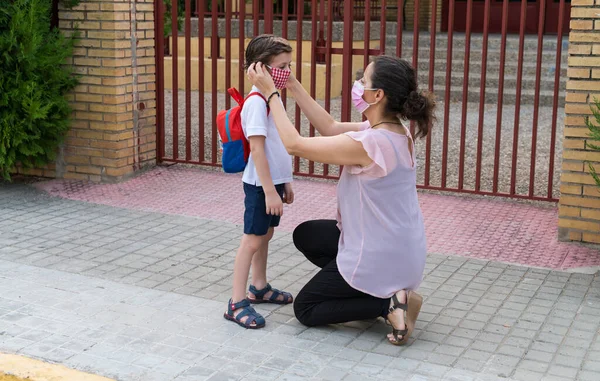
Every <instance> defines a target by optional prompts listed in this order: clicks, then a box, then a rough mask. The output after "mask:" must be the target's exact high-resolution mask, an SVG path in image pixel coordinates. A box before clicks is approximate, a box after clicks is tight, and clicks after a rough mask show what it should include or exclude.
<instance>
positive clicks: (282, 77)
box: [267, 66, 292, 90]
mask: <svg viewBox="0 0 600 381" xmlns="http://www.w3.org/2000/svg"><path fill="white" fill-rule="evenodd" d="M267 67H268V68H269V69H271V77H273V83H275V88H276V89H277V90H281V89H283V88H285V84H286V83H287V80H288V78H290V75H291V74H292V71H291V70H289V69H287V70H285V69H280V68H278V67H271V66H267Z"/></svg>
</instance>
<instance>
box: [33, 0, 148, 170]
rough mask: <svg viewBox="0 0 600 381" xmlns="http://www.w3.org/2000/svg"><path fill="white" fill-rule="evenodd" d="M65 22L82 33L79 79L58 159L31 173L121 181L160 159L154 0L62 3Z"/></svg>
mask: <svg viewBox="0 0 600 381" xmlns="http://www.w3.org/2000/svg"><path fill="white" fill-rule="evenodd" d="M59 19H60V24H59V28H60V29H61V30H62V31H64V32H65V33H67V34H70V33H73V32H74V31H75V30H77V31H78V33H79V39H78V41H77V43H76V47H75V51H74V55H73V58H72V59H71V60H69V62H67V64H73V65H74V66H75V72H76V73H78V74H79V82H80V83H79V86H77V87H76V88H75V90H74V91H73V92H72V93H71V94H69V96H68V98H69V101H70V102H71V105H72V107H73V116H72V123H71V129H70V131H69V132H68V135H67V138H66V140H65V143H64V145H63V147H61V149H60V152H59V157H58V159H57V160H56V163H53V164H52V165H50V166H48V167H47V168H43V169H35V170H30V171H26V172H25V173H27V174H31V175H38V176H47V177H61V178H69V179H80V180H91V181H119V180H121V179H123V178H125V177H127V176H129V175H131V174H133V173H134V172H135V171H137V170H139V169H142V168H143V167H145V166H147V165H150V164H153V163H155V159H156V99H155V78H154V74H155V55H154V2H153V0H137V1H135V2H132V1H129V0H126V1H119V0H86V1H81V3H80V5H78V6H77V7H75V8H73V9H69V10H65V9H61V10H60V12H59Z"/></svg>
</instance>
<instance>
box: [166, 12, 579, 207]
mask: <svg viewBox="0 0 600 381" xmlns="http://www.w3.org/2000/svg"><path fill="white" fill-rule="evenodd" d="M168 1H172V6H171V9H172V15H171V16H172V22H171V24H172V31H171V33H172V35H174V36H175V35H178V30H177V19H178V15H177V5H176V4H177V0H168ZM191 1H192V0H185V22H184V32H185V48H186V56H185V75H186V86H185V99H186V105H187V108H186V111H185V113H186V115H185V126H184V127H185V136H186V156H185V157H180V156H179V152H178V144H177V142H178V139H176V138H177V137H178V135H179V132H180V131H179V125H178V110H177V107H174V108H173V134H174V137H175V138H174V139H173V155H172V156H171V157H167V156H166V155H165V129H164V128H165V122H164V120H165V114H164V101H165V98H164V75H165V73H164V40H163V39H162V38H160V36H163V31H164V27H163V23H162V22H161V20H163V16H164V6H163V3H162V2H161V1H157V2H155V12H156V13H155V20H156V29H155V31H156V37H157V38H156V53H157V54H156V57H157V62H156V67H157V73H156V78H157V103H158V105H157V137H158V144H157V145H158V147H157V158H158V162H159V163H161V162H162V163H187V164H197V165H204V166H219V165H220V163H219V161H218V154H217V133H216V123H215V120H216V115H217V111H218V110H217V107H218V105H217V97H216V95H217V93H218V91H217V75H218V73H217V69H216V67H217V58H218V56H219V49H220V47H219V39H218V38H212V39H211V45H210V51H211V59H212V68H213V70H212V78H211V79H212V91H211V93H212V119H211V120H212V121H213V123H212V125H211V126H204V124H203V123H199V125H198V128H199V133H200V137H201V138H200V142H199V145H200V147H199V149H200V152H204V148H205V142H204V139H203V138H202V137H203V136H204V130H205V128H210V129H212V141H211V146H212V152H211V155H210V156H211V157H210V159H208V160H193V159H192V158H191V155H190V152H191V149H190V147H191V128H192V126H191V108H190V97H191V90H190V89H191V82H190V81H191V65H190V61H191V57H190V51H191V43H190V35H191V16H192V11H191ZM232 1H234V0H225V3H226V7H225V8H226V9H225V12H224V20H225V23H226V25H228V26H231V25H232V23H233V22H237V23H239V24H238V25H239V26H240V28H239V30H240V36H239V38H240V40H241V41H243V40H244V38H245V37H246V36H245V28H244V27H243V26H244V25H245V21H246V17H247V15H246V11H245V1H244V0H240V1H239V12H238V13H236V15H235V16H236V17H237V19H235V18H234V15H233V13H232V10H231V8H232V7H231V4H232ZM291 1H293V0H291ZM438 1H442V0H431V25H432V26H433V27H431V28H430V47H431V48H430V56H429V86H428V87H429V90H430V91H434V66H435V47H436V43H435V42H436V35H437V32H436V26H437V23H438V20H437V12H436V10H437V8H438ZM538 1H540V4H541V6H540V14H539V18H540V22H539V28H538V33H537V38H538V50H537V66H536V80H535V103H534V104H535V107H534V115H533V120H534V122H533V128H532V132H533V133H532V155H531V167H530V179H529V190H528V192H527V193H526V194H519V193H517V191H516V168H517V156H518V135H519V115H520V105H519V102H517V104H516V105H515V121H514V136H513V147H512V168H511V181H510V191H509V192H508V193H503V192H500V191H499V190H498V171H499V156H500V146H499V144H500V139H501V128H500V126H501V123H502V113H501V112H498V113H497V114H498V115H497V128H496V146H495V151H494V177H493V180H494V182H493V187H492V190H491V191H487V190H483V189H482V187H481V175H482V165H481V160H482V154H483V147H482V135H483V116H484V112H483V111H484V105H485V102H484V101H485V88H486V64H487V54H488V42H487V41H488V37H489V35H490V31H489V26H490V17H491V0H485V10H484V14H485V19H484V27H483V47H482V69H481V84H480V103H479V124H478V136H477V157H476V180H475V181H476V182H475V186H474V188H473V189H466V188H465V186H464V173H465V133H466V115H467V103H468V99H467V96H468V94H467V93H468V91H467V90H468V86H469V83H468V82H469V81H468V78H469V69H470V68H469V66H470V64H469V63H470V41H471V35H472V11H473V0H467V25H466V34H465V38H466V41H465V60H464V78H465V80H464V83H463V90H464V91H463V92H464V95H463V102H462V123H461V141H460V164H459V178H458V187H456V188H453V187H449V186H447V168H448V165H447V162H448V133H449V132H448V131H449V112H450V111H449V110H450V107H449V102H445V107H444V111H443V112H444V123H443V126H440V127H441V129H443V146H442V171H441V185H440V186H433V185H432V184H431V183H430V177H431V176H430V175H431V135H429V136H428V137H427V139H426V142H425V144H426V154H425V156H426V158H425V163H424V166H425V177H424V182H423V184H419V188H422V189H430V190H435V191H450V192H457V193H467V194H478V195H489V196H500V197H509V198H517V199H529V200H540V201H553V202H554V201H557V199H556V198H555V197H553V190H554V189H553V177H554V172H553V168H554V153H555V146H556V138H555V136H556V129H557V125H556V117H557V111H558V92H559V79H560V70H559V68H560V65H561V53H562V51H561V48H562V37H563V27H562V26H563V24H564V17H565V0H560V3H559V9H560V12H559V17H558V18H559V20H558V33H557V41H558V44H557V49H558V51H557V55H556V68H557V70H556V73H555V85H554V101H553V123H552V126H551V128H552V142H551V147H550V150H551V153H550V165H549V171H548V189H547V193H546V194H542V195H536V194H535V193H534V181H535V178H534V177H535V168H536V154H535V150H536V142H537V128H538V119H539V107H538V105H539V99H540V82H541V61H542V50H543V35H544V22H543V21H544V20H543V18H544V10H545V6H546V2H547V1H551V0H538ZM377 2H378V3H379V4H380V6H381V10H379V14H380V15H381V18H380V20H379V22H380V42H381V43H380V46H379V47H378V48H371V47H370V46H369V40H370V36H369V34H370V26H371V19H372V17H371V9H372V6H371V3H372V1H370V0H366V1H364V2H363V1H361V3H364V20H365V21H364V23H365V38H364V40H365V46H364V47H363V48H359V49H357V48H354V47H352V46H351V45H350V44H344V45H343V48H335V47H333V46H332V35H331V34H332V29H333V28H332V27H331V26H332V22H333V20H334V1H323V0H320V1H317V0H312V1H309V2H306V1H301V0H298V1H297V2H296V3H297V7H296V9H297V15H295V17H294V18H296V19H300V20H303V19H305V18H306V17H307V15H305V14H304V4H305V3H310V5H311V15H310V17H309V19H310V21H311V22H312V23H311V31H312V41H311V42H312V47H313V54H312V62H311V83H310V93H311V96H313V97H314V96H315V91H316V75H315V73H316V64H317V55H319V56H321V57H324V64H325V67H326V69H325V70H326V79H325V80H326V84H325V89H326V90H325V91H326V94H325V109H326V110H327V111H329V110H330V107H331V76H330V75H329V73H331V67H332V56H333V55H341V56H342V97H341V98H342V99H341V102H342V106H341V120H342V121H349V120H350V111H351V108H350V107H351V104H350V100H351V97H350V92H351V83H352V80H353V78H352V59H353V57H356V56H362V57H363V58H364V63H365V65H366V64H368V62H369V59H370V56H374V55H379V54H381V53H382V52H385V49H386V46H385V40H386V21H387V20H386V15H387V14H388V4H390V3H391V4H392V5H391V7H393V9H394V10H395V11H396V12H397V13H396V16H397V20H398V21H397V23H396V35H397V39H396V46H395V51H396V54H400V52H402V41H403V39H402V37H403V32H404V21H403V20H404V19H405V15H404V5H405V4H404V0H398V1H390V2H388V1H386V0H380V1H377ZM253 3H254V5H253V7H254V8H253V9H254V14H259V1H254V2H253ZM281 3H282V4H281V6H282V7H281V9H282V14H281V22H282V37H284V38H288V21H289V19H290V17H289V15H288V14H287V10H288V5H289V3H290V0H281ZM354 3H355V1H353V0H346V1H344V9H343V13H344V20H353V17H354V11H355V10H354ZM419 3H420V1H419V0H414V9H415V11H414V14H413V30H412V34H413V59H412V64H413V66H414V67H415V69H418V59H419V54H418V52H419V33H420V29H421V28H420V27H421V25H419V23H420V12H421V6H420V4H419ZM211 5H212V12H211V22H212V36H217V35H218V19H219V10H218V6H217V5H218V1H216V0H212V1H211ZM502 5H503V6H502V40H501V53H500V54H501V56H500V76H499V91H498V102H497V104H498V109H499V110H502V107H503V88H504V66H505V60H506V41H507V25H508V9H509V8H508V6H509V0H503V2H502ZM205 6H206V1H204V0H197V1H196V9H205ZM455 9H456V0H449V5H448V20H447V23H448V33H447V38H448V46H447V52H448V57H449V58H448V62H447V65H446V66H447V69H446V87H445V99H449V96H450V88H451V82H450V81H451V74H452V65H451V60H452V49H453V43H452V42H453V34H454V32H453V30H454V27H453V24H454V15H455ZM526 10H527V0H521V23H520V31H519V63H518V72H517V99H520V95H521V83H522V80H523V53H524V41H525V24H526V23H525V22H523V20H525V19H526V16H525V15H526ZM261 16H264V20H260V18H263V17H254V18H252V23H253V34H254V35H257V34H258V32H259V29H260V28H259V26H260V23H261V21H262V22H263V23H264V31H265V32H266V33H272V32H273V20H274V14H273V0H264V15H261ZM326 22H327V23H328V28H327V35H326V36H324V30H325V23H326ZM204 24H205V21H204V18H202V17H200V18H199V20H198V29H199V30H200V31H203V30H204V26H205V25H204ZM296 26H297V27H296V42H297V49H296V62H302V60H301V58H302V32H303V23H302V22H298V23H296ZM353 26H354V23H353V22H345V23H344V31H343V34H344V41H353ZM567 32H568V31H567ZM225 33H226V34H225V41H226V46H225V81H226V87H227V88H229V87H231V85H232V83H231V74H232V70H235V69H233V68H232V64H231V40H232V38H231V27H228V28H226V32H225ZM317 36H320V37H324V41H322V40H321V39H320V38H319V40H320V41H318V38H317ZM198 40H199V43H198V49H199V51H200V52H203V51H204V39H203V38H199V39H198ZM177 43H178V42H177V38H174V39H173V47H172V54H173V60H174V61H175V62H177V59H178V58H177V54H178V50H177ZM239 54H240V57H243V55H244V46H243V44H240V47H239ZM199 65H200V69H199V73H198V75H199V82H200V85H201V86H200V88H201V89H202V88H203V83H204V61H203V60H202V59H200V60H199ZM239 66H240V67H239V68H238V70H239V83H238V84H237V85H238V86H239V88H240V89H244V85H245V73H244V69H243V67H241V65H239ZM295 75H296V77H297V78H298V80H300V81H302V65H300V64H299V65H297V67H296V73H295ZM172 77H173V88H174V89H177V88H178V87H177V84H178V68H177V65H176V64H174V65H173V73H172ZM199 97H200V98H199V104H201V105H203V104H204V98H205V96H204V92H203V91H199ZM283 101H284V103H285V104H286V105H287V99H286V96H285V91H284V94H283ZM225 102H226V108H229V107H231V99H230V97H229V95H226V101H225ZM173 103H174V104H175V105H177V103H178V94H177V91H173ZM204 112H205V111H204V109H203V108H202V107H200V110H199V113H200V121H203V120H204ZM300 113H301V112H300V110H299V108H297V107H296V110H295V116H296V118H295V119H296V122H295V123H296V128H297V129H298V131H300V123H301V122H300V119H301V118H300V115H301V114H300ZM412 127H413V126H411V128H412ZM309 134H310V136H314V135H315V129H314V127H313V126H310V132H309ZM294 174H295V175H298V176H307V177H317V178H325V179H336V178H338V177H337V176H335V175H332V174H331V173H330V171H329V167H328V166H327V165H324V166H323V171H322V173H315V163H313V162H310V163H309V168H308V172H301V171H300V165H299V159H298V158H295V160H294Z"/></svg>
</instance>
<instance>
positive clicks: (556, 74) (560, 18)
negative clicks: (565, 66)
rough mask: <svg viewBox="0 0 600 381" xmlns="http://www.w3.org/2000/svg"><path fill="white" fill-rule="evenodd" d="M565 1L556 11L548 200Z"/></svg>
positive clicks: (550, 185) (550, 193) (554, 141)
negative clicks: (556, 29) (556, 30)
mask: <svg viewBox="0 0 600 381" xmlns="http://www.w3.org/2000/svg"><path fill="white" fill-rule="evenodd" d="M564 17H565V0H560V4H559V10H558V36H556V40H557V41H556V47H557V49H556V66H555V67H556V71H555V72H554V98H553V100H552V135H551V136H550V162H549V163H548V198H552V193H553V192H552V189H553V187H554V152H555V149H556V119H557V118H558V115H557V114H558V92H559V87H560V71H561V70H560V65H561V59H562V57H561V56H562V38H563V18H564Z"/></svg>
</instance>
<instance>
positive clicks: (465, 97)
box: [458, 0, 473, 189]
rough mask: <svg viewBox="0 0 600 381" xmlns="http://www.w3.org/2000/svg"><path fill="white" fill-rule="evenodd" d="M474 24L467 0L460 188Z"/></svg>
mask: <svg viewBox="0 0 600 381" xmlns="http://www.w3.org/2000/svg"><path fill="white" fill-rule="evenodd" d="M472 26H473V0H467V28H466V33H465V61H464V66H465V70H464V73H463V81H464V82H463V98H462V110H461V111H462V115H461V118H460V153H459V163H458V189H464V180H465V150H466V147H465V141H466V138H467V106H468V104H469V69H470V67H471V28H472Z"/></svg>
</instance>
